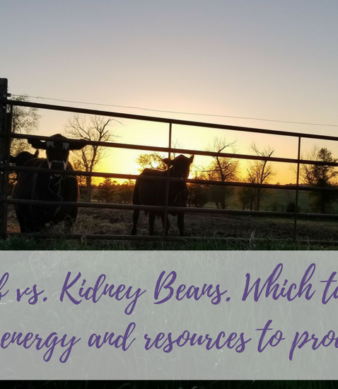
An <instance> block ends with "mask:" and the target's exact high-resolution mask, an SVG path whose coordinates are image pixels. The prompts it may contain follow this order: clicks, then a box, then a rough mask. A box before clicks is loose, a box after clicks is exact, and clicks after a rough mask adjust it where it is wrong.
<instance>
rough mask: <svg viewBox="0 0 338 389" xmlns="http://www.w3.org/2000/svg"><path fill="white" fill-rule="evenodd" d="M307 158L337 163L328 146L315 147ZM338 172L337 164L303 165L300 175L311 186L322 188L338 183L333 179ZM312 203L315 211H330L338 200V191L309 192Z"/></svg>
mask: <svg viewBox="0 0 338 389" xmlns="http://www.w3.org/2000/svg"><path fill="white" fill-rule="evenodd" d="M307 159H311V160H314V161H318V162H327V163H335V162H337V159H336V158H333V156H332V153H331V151H330V150H328V149H327V148H326V147H323V148H321V149H318V147H314V149H313V150H312V152H311V153H310V154H308V155H307ZM337 174H338V172H337V171H335V166H332V165H331V166H330V165H326V164H323V165H301V168H300V176H301V179H302V181H303V182H304V183H305V184H307V185H310V186H314V187H320V188H330V187H333V186H335V185H336V183H335V182H334V181H333V180H334V178H335V177H336V176H337ZM309 196H310V198H311V201H310V205H311V207H312V209H313V210H314V211H315V212H320V213H328V212H330V211H331V210H332V205H333V203H334V202H335V201H336V200H337V198H338V195H337V193H336V191H316V192H310V194H309Z"/></svg>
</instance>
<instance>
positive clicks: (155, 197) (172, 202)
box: [131, 155, 194, 236]
mask: <svg viewBox="0 0 338 389" xmlns="http://www.w3.org/2000/svg"><path fill="white" fill-rule="evenodd" d="M193 160H194V156H193V155H192V156H191V157H190V158H187V157H185V156H184V155H179V156H178V157H176V158H175V159H173V160H170V159H168V158H166V159H164V160H163V162H165V163H166V164H167V165H168V167H169V176H170V177H177V178H184V179H187V178H188V176H189V170H190V165H191V163H192V161H193ZM167 175H168V170H165V171H160V170H152V169H145V170H143V172H142V173H141V174H140V176H157V177H167ZM166 187H167V183H166V181H164V180H147V179H137V180H136V183H135V188H134V193H133V204H134V205H157V206H164V205H165V198H166ZM187 197H188V190H187V184H186V182H185V180H182V181H171V182H170V183H169V195H168V206H171V207H186V202H187ZM147 213H148V212H147V211H146V214H147ZM139 214H140V211H139V210H136V209H135V210H134V213H133V228H132V231H131V234H132V235H136V232H137V229H136V226H137V222H138V218H139ZM170 214H171V215H174V216H176V215H177V226H178V229H179V231H180V235H181V236H183V235H184V212H177V213H173V212H170ZM156 216H161V219H162V225H163V229H164V212H149V234H150V235H153V234H154V223H155V217H156ZM169 228H170V223H169V220H168V219H167V232H168V230H169Z"/></svg>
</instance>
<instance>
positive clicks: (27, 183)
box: [12, 134, 84, 233]
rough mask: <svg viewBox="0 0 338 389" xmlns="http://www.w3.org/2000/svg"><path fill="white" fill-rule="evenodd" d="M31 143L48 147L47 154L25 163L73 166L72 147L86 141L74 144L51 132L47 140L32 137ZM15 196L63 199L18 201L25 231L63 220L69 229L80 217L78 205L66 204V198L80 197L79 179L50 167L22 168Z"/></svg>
mask: <svg viewBox="0 0 338 389" xmlns="http://www.w3.org/2000/svg"><path fill="white" fill-rule="evenodd" d="M29 143H30V144H31V145H32V147H33V148H35V149H42V150H46V158H31V159H29V160H27V161H26V162H25V163H24V166H25V167H35V168H42V169H46V170H48V169H57V170H73V168H72V166H71V164H70V163H69V162H68V156H69V151H70V150H80V149H81V148H83V147H84V144H83V143H82V142H81V143H80V142H78V143H76V144H75V143H73V144H70V143H69V142H68V139H67V138H66V137H64V136H62V135H60V134H56V135H53V136H51V137H50V138H49V139H48V140H47V141H40V140H30V141H29ZM16 158H17V157H16ZM16 163H18V162H16ZM12 198H13V199H18V200H40V201H41V200H42V201H57V202H59V203H60V205H30V204H15V211H16V215H17V218H18V221H19V224H20V231H21V232H22V233H24V232H40V231H42V230H44V229H45V228H46V227H48V226H49V227H50V226H53V225H55V224H57V223H59V222H61V221H64V222H65V226H66V230H67V231H69V229H70V228H71V227H72V225H73V224H74V222H75V220H76V217H77V207H74V206H63V205H62V202H63V201H72V202H73V201H78V199H79V189H78V183H77V179H76V177H74V176H71V175H64V174H59V173H53V172H48V171H46V172H32V171H22V172H20V174H19V175H18V180H17V183H16V185H15V186H14V188H13V194H12Z"/></svg>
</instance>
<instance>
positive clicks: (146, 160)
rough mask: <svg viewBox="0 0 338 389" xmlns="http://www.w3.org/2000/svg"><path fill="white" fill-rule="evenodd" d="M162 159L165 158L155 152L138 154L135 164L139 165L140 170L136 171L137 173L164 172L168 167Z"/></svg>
mask: <svg viewBox="0 0 338 389" xmlns="http://www.w3.org/2000/svg"><path fill="white" fill-rule="evenodd" d="M164 158H166V157H165V156H164V155H163V154H159V153H156V152H154V153H151V154H140V155H139V156H138V158H137V159H136V163H138V164H139V165H140V168H139V169H138V170H139V172H142V171H143V170H144V169H159V170H166V169H167V168H168V166H167V164H165V163H164V162H163V159H164Z"/></svg>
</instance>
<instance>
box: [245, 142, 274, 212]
mask: <svg viewBox="0 0 338 389" xmlns="http://www.w3.org/2000/svg"><path fill="white" fill-rule="evenodd" d="M251 149H252V150H253V151H254V152H255V153H256V155H258V156H261V157H264V158H266V159H264V160H257V161H254V162H252V163H251V164H250V166H249V168H248V169H247V178H246V180H245V181H246V182H249V183H250V184H261V185H262V184H267V183H268V182H269V178H270V177H272V176H274V175H275V172H274V171H273V170H272V167H271V165H270V164H269V162H268V160H267V158H270V157H271V156H272V154H273V153H274V150H272V149H271V148H270V147H268V148H267V149H263V150H262V151H261V150H259V149H258V147H257V146H256V144H255V143H253V144H252V145H251ZM265 195H266V191H265V190H264V189H263V188H259V187H258V188H241V189H240V190H239V191H238V197H239V201H240V203H241V205H242V209H244V208H245V207H246V206H249V208H250V210H253V209H254V210H256V211H259V209H260V206H261V201H262V198H263V196H265Z"/></svg>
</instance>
